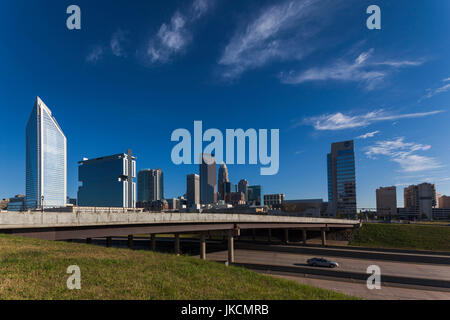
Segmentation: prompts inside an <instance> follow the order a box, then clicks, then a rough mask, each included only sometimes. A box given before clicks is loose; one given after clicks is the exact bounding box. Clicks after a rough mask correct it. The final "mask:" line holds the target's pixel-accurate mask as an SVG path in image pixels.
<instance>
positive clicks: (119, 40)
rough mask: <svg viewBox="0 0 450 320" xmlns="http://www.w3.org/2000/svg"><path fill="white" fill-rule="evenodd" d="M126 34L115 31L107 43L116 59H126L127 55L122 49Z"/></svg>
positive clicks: (121, 31)
mask: <svg viewBox="0 0 450 320" xmlns="http://www.w3.org/2000/svg"><path fill="white" fill-rule="evenodd" d="M126 36H127V32H126V31H123V30H120V29H119V30H117V31H116V32H114V33H113V35H112V36H111V41H110V42H109V46H110V48H111V52H112V54H113V55H115V56H116V57H126V56H127V54H126V52H125V49H124V43H125V42H126V40H127V39H126Z"/></svg>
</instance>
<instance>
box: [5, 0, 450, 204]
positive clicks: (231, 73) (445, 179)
mask: <svg viewBox="0 0 450 320" xmlns="http://www.w3.org/2000/svg"><path fill="white" fill-rule="evenodd" d="M71 4H77V5H79V6H80V8H81V14H82V21H81V26H82V29H81V30H75V31H74V30H72V31H71V30H68V29H67V28H66V19H67V17H68V15H67V14H66V8H67V7H68V6H69V5H71ZM371 4H377V5H379V6H380V8H381V19H382V22H381V26H382V29H381V30H368V29H367V27H366V19H367V17H368V15H367V14H366V13H365V11H366V8H367V7H368V6H369V5H371ZM449 12H450V2H448V1H418V2H414V5H412V4H411V2H410V1H402V0H398V1H381V0H375V1H363V0H355V1H351V0H346V1H336V0H333V1H331V0H329V1H315V0H310V1H306V0H296V1H261V0H257V1H256V0H249V1H225V0H209V1H206V0H195V1H164V2H163V1H160V2H157V1H129V0H128V1H122V0H118V1H100V0H98V1H86V0H75V1H63V0H60V1H26V0H15V1H2V3H1V4H0V30H1V31H0V46H1V47H0V58H1V61H2V68H1V72H0V97H1V100H0V101H1V102H0V110H1V115H2V116H1V120H2V121H1V126H0V177H1V179H0V198H3V197H11V196H13V195H14V194H18V193H24V191H25V125H26V121H27V118H28V116H29V114H30V112H31V109H32V106H33V102H34V99H35V96H40V97H41V98H42V99H43V100H44V102H45V103H46V104H47V105H48V106H49V107H50V109H51V110H52V111H53V114H54V116H55V117H56V119H57V120H58V122H59V124H60V125H61V127H62V129H63V131H64V132H65V134H66V136H67V139H68V193H69V195H70V196H72V197H74V196H76V191H77V186H78V182H77V180H78V179H77V178H78V172H77V161H79V160H81V159H82V158H83V157H88V158H93V157H97V156H103V155H108V154H114V153H120V152H125V151H126V149H127V148H132V149H133V152H134V153H135V155H136V156H137V157H138V160H137V161H138V162H137V164H138V169H142V168H157V167H160V168H162V169H163V170H164V174H165V188H166V190H165V191H166V197H175V196H179V195H182V194H184V192H185V184H186V182H185V179H186V177H185V176H186V174H188V173H192V172H198V168H197V166H196V165H180V166H176V165H174V164H173V163H172V161H171V158H170V154H171V149H172V148H173V146H174V145H175V143H173V142H171V141H170V135H171V133H172V131H173V130H175V129H177V128H186V129H188V130H190V131H192V130H193V121H194V120H202V121H203V127H204V128H205V129H207V128H218V129H220V130H222V131H223V132H225V129H227V128H231V129H234V128H243V129H244V130H245V129H248V128H255V129H259V128H264V129H275V128H276V129H278V128H279V129H280V170H279V173H278V174H277V175H274V176H261V175H260V174H259V168H260V166H259V165H230V166H229V172H230V178H231V180H232V182H234V183H237V182H238V181H239V180H240V179H242V178H246V179H247V180H249V182H250V184H262V185H263V187H264V192H265V193H285V194H286V197H287V198H288V199H298V198H324V199H325V200H326V198H327V189H326V188H327V187H326V186H327V181H326V179H327V178H326V154H327V152H329V150H330V144H331V143H332V142H335V141H342V140H347V139H355V146H356V158H357V164H356V171H357V194H358V199H357V201H358V207H374V206H375V189H376V188H377V187H379V186H388V185H397V186H398V202H399V205H402V204H403V196H402V192H403V190H402V188H403V187H404V186H405V185H407V184H412V183H418V182H423V181H429V182H433V183H436V185H437V189H438V191H439V192H441V193H443V194H450V172H449V167H448V163H449V162H450V161H449V160H450V145H449V142H448V141H449V138H450V128H449V120H450V79H449V78H450V59H449V58H448V57H450V41H449V37H448V30H450V19H449V16H448V13H449Z"/></svg>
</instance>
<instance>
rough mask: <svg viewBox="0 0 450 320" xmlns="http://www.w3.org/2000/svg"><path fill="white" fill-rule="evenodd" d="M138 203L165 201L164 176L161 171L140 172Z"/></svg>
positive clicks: (147, 170)
mask: <svg viewBox="0 0 450 320" xmlns="http://www.w3.org/2000/svg"><path fill="white" fill-rule="evenodd" d="M137 183H138V201H139V202H142V201H147V202H148V201H157V200H162V199H164V174H163V172H162V170H161V169H156V170H152V169H144V170H140V171H139V172H138V176H137Z"/></svg>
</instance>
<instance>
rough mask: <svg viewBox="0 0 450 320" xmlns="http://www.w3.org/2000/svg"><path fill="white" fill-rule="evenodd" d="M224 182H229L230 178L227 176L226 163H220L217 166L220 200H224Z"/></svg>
mask: <svg viewBox="0 0 450 320" xmlns="http://www.w3.org/2000/svg"><path fill="white" fill-rule="evenodd" d="M225 182H230V180H229V177H228V168H227V165H226V164H225V163H222V164H221V165H220V168H219V179H218V185H219V196H220V200H225V190H224V185H225Z"/></svg>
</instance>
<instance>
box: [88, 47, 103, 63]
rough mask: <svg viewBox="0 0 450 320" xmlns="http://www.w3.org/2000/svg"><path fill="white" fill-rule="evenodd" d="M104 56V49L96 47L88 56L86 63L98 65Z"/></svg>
mask: <svg viewBox="0 0 450 320" xmlns="http://www.w3.org/2000/svg"><path fill="white" fill-rule="evenodd" d="M103 54H104V49H103V47H102V46H95V47H93V48H92V50H91V51H90V52H89V53H88V55H87V56H86V61H87V62H90V63H96V62H97V61H99V60H100V59H101V58H102V57H103Z"/></svg>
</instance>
